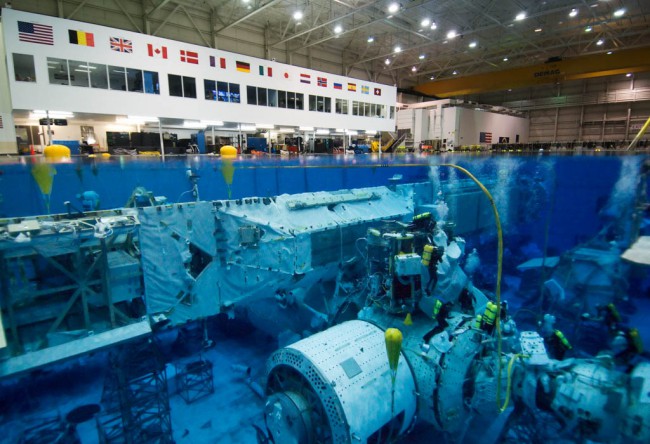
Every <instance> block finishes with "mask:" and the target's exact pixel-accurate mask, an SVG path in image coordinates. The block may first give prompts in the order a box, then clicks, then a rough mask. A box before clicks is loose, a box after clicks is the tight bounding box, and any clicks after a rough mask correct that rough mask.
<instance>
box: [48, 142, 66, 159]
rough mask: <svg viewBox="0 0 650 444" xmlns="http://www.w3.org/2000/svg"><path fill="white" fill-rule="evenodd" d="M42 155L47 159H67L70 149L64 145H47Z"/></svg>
mask: <svg viewBox="0 0 650 444" xmlns="http://www.w3.org/2000/svg"><path fill="white" fill-rule="evenodd" d="M43 154H44V155H45V157H47V158H48V159H69V158H70V148H68V147H67V146H65V145H48V146H46V147H45V149H43Z"/></svg>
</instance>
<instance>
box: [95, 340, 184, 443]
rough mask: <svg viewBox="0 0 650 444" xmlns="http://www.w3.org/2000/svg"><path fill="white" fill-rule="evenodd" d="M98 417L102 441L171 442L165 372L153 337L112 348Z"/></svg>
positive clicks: (172, 439)
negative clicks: (109, 370) (101, 406)
mask: <svg viewBox="0 0 650 444" xmlns="http://www.w3.org/2000/svg"><path fill="white" fill-rule="evenodd" d="M110 365H111V372H110V374H109V376H108V377H107V380H106V382H105V384H104V393H103V395H102V404H103V407H104V409H103V413H102V414H101V416H99V417H98V418H97V428H98V430H99V437H100V443H101V444H116V443H119V444H122V443H124V444H167V443H173V442H174V437H173V434H172V424H171V410H170V408H169V392H168V387H167V374H166V372H165V363H164V362H163V360H162V358H161V356H160V353H159V351H158V348H157V345H156V343H155V341H154V339H153V338H152V337H150V338H149V339H146V340H141V341H138V342H135V343H132V344H126V345H123V346H120V347H119V348H117V349H115V350H114V351H113V352H112V353H111V357H110Z"/></svg>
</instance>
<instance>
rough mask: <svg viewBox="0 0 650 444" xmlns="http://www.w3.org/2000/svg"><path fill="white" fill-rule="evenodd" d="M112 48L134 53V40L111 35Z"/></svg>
mask: <svg viewBox="0 0 650 444" xmlns="http://www.w3.org/2000/svg"><path fill="white" fill-rule="evenodd" d="M111 49H112V50H113V51H117V52H124V53H127V54H133V42H132V41H131V40H127V39H121V38H119V37H111Z"/></svg>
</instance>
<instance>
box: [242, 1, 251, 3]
mask: <svg viewBox="0 0 650 444" xmlns="http://www.w3.org/2000/svg"><path fill="white" fill-rule="evenodd" d="M250 1H251V0H242V2H243V3H250Z"/></svg>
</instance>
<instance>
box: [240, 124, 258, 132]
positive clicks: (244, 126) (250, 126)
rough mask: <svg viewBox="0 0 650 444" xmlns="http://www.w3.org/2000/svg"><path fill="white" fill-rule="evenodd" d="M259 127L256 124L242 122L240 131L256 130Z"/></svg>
mask: <svg viewBox="0 0 650 444" xmlns="http://www.w3.org/2000/svg"><path fill="white" fill-rule="evenodd" d="M255 130H257V128H256V127H255V125H242V124H241V123H240V124H239V131H255Z"/></svg>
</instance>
